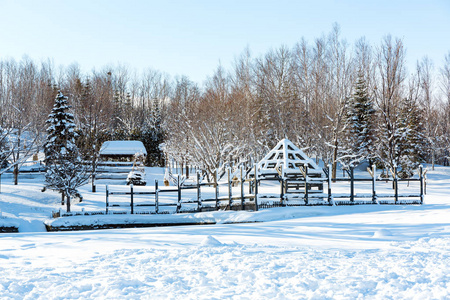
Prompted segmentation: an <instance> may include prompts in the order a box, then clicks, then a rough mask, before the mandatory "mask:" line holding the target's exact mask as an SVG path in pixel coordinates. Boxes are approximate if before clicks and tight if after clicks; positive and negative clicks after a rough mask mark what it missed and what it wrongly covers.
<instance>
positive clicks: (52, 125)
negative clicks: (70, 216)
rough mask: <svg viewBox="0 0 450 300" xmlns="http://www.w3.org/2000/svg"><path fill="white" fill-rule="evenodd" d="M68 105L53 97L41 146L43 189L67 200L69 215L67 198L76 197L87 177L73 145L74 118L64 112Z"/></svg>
mask: <svg viewBox="0 0 450 300" xmlns="http://www.w3.org/2000/svg"><path fill="white" fill-rule="evenodd" d="M70 107H71V106H69V105H68V104H67V97H66V96H64V95H63V94H62V93H61V92H58V95H57V96H56V98H55V104H54V106H53V109H52V112H51V113H50V114H49V116H48V119H47V121H46V123H47V124H48V127H47V142H46V143H45V145H44V153H45V164H46V166H47V173H46V174H45V186H46V187H47V188H50V189H52V190H56V191H59V192H60V193H61V194H62V199H64V196H65V197H66V198H67V201H66V203H67V211H68V212H70V198H71V196H74V195H77V194H78V191H77V188H78V187H80V186H81V185H83V184H85V183H86V181H87V179H88V177H89V174H88V172H87V171H88V167H87V166H86V165H84V164H83V163H82V160H81V157H80V152H79V150H78V148H77V146H76V144H75V137H76V133H75V124H74V117H73V115H72V114H71V113H69V112H68V110H69V109H70Z"/></svg>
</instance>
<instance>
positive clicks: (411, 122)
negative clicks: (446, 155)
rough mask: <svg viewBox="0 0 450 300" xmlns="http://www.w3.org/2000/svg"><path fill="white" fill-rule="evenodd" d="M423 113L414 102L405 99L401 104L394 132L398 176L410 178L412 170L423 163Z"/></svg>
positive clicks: (424, 141)
mask: <svg viewBox="0 0 450 300" xmlns="http://www.w3.org/2000/svg"><path fill="white" fill-rule="evenodd" d="M422 114H423V112H422V110H421V109H420V108H419V106H418V105H417V103H416V101H414V100H413V99H411V98H405V99H404V100H403V101H402V103H401V110H400V115H399V118H398V129H397V132H396V138H397V140H398V142H397V149H396V152H397V157H398V166H399V167H400V168H401V170H400V171H399V176H400V177H402V178H408V177H411V176H412V175H413V174H414V170H415V169H417V168H418V167H419V164H420V163H421V162H424V161H425V156H426V149H427V146H428V145H427V140H426V138H425V135H424V132H423V131H424V126H423V115H422Z"/></svg>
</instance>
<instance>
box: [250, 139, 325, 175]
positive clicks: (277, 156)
mask: <svg viewBox="0 0 450 300" xmlns="http://www.w3.org/2000/svg"><path fill="white" fill-rule="evenodd" d="M280 166H282V172H283V174H299V173H300V167H301V166H303V167H308V174H316V175H320V177H325V174H324V173H323V170H322V169H321V168H320V167H319V166H318V165H317V164H316V163H315V162H314V160H312V159H311V158H309V157H308V156H307V155H306V154H305V153H304V152H303V151H302V150H300V149H299V148H298V147H297V146H295V145H294V144H293V143H292V142H291V141H289V140H288V139H282V140H281V141H279V142H278V144H277V145H276V146H275V147H274V148H273V149H272V150H271V151H270V152H269V153H268V154H267V155H266V156H265V157H264V158H263V159H262V160H261V161H260V162H259V163H258V169H259V171H260V172H261V174H264V173H273V172H276V171H277V169H279V168H280Z"/></svg>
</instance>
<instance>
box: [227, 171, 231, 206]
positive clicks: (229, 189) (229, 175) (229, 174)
mask: <svg viewBox="0 0 450 300" xmlns="http://www.w3.org/2000/svg"><path fill="white" fill-rule="evenodd" d="M227 176H228V207H229V208H230V210H231V198H232V190H231V180H232V178H231V168H230V167H228V168H227Z"/></svg>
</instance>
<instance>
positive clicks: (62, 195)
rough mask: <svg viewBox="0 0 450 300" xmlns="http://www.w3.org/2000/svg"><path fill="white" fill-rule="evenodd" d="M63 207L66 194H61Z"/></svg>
mask: <svg viewBox="0 0 450 300" xmlns="http://www.w3.org/2000/svg"><path fill="white" fill-rule="evenodd" d="M61 205H64V192H61Z"/></svg>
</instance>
